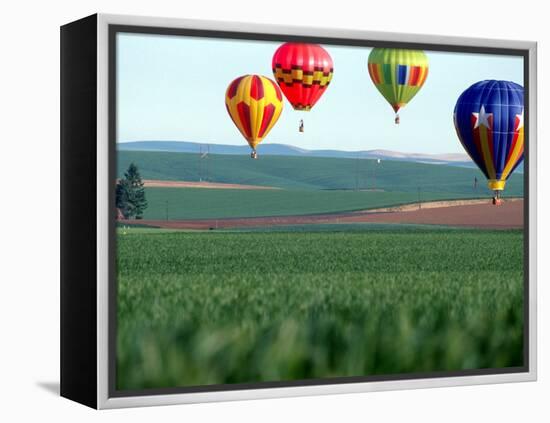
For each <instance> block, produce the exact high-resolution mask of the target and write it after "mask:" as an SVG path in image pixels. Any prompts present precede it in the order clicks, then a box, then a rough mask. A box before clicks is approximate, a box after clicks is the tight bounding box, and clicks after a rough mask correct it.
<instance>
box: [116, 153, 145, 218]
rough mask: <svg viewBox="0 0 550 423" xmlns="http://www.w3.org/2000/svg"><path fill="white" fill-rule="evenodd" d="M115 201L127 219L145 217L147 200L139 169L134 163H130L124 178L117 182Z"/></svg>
mask: <svg viewBox="0 0 550 423" xmlns="http://www.w3.org/2000/svg"><path fill="white" fill-rule="evenodd" d="M115 201H116V207H117V208H118V209H120V211H121V212H122V214H123V216H124V218H125V219H141V218H143V212H144V211H145V209H146V208H147V200H146V198H145V189H144V188H143V181H142V180H141V175H140V173H139V169H138V167H137V166H136V165H135V164H134V163H130V166H128V169H127V170H126V172H125V173H124V178H122V179H120V180H119V181H118V182H117V186H116V200H115Z"/></svg>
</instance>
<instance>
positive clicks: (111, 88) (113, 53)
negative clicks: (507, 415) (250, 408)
mask: <svg viewBox="0 0 550 423" xmlns="http://www.w3.org/2000/svg"><path fill="white" fill-rule="evenodd" d="M118 33H132V34H149V35H159V36H163V35H164V36H184V37H200V38H219V39H233V40H246V41H271V42H287V41H301V42H311V43H317V44H326V45H335V46H347V47H364V48H373V47H390V48H391V47H395V48H409V49H420V50H428V51H436V52H445V53H475V54H492V55H502V56H516V57H522V58H523V84H524V85H523V86H524V111H525V118H524V122H525V124H524V128H525V129H524V136H525V147H524V174H523V175H524V180H523V185H524V188H523V190H524V191H523V198H524V202H523V204H524V207H523V223H524V226H523V243H524V281H523V285H524V293H523V363H524V365H523V366H518V367H506V368H487V369H470V370H457V371H434V372H417V373H404V374H389V375H371V376H349V377H334V378H319V379H304V380H293V381H273V382H251V383H238V384H217V385H200V386H185V387H169V388H154V389H140V390H117V389H116V340H117V337H116V329H117V318H116V316H117V308H116V307H117V280H116V252H117V248H116V224H115V223H116V222H115V219H114V218H111V219H109V246H108V250H109V251H108V253H109V281H108V284H109V289H108V291H109V292H108V295H109V301H108V302H109V304H108V309H109V321H108V325H109V334H108V343H109V345H108V351H109V355H108V368H109V375H108V397H109V398H123V397H136V396H145V395H170V394H190V393H199V392H223V391H239V390H256V389H269V388H288V387H302V386H315V385H338V384H348V383H365V382H381V381H384V382H386V381H399V380H412V379H433V378H448V377H466V376H481V375H499V374H516V373H527V372H529V370H530V363H529V340H530V337H529V264H530V260H529V258H530V255H529V229H530V228H529V170H530V167H529V151H530V149H529V142H530V134H529V128H530V124H529V72H530V66H529V50H528V49H519V48H501V47H478V46H460V45H454V44H445V43H442V44H433V43H419V42H409V41H403V42H401V41H380V40H367V39H354V38H335V37H322V36H320V37H317V36H301V35H288V34H271V33H270V34H266V33H257V32H237V31H223V30H206V29H191V28H175V27H158V26H140V25H121V24H109V25H108V58H109V60H108V126H109V128H108V133H109V140H108V143H109V147H108V150H109V164H108V167H109V187H108V193H109V216H115V215H116V214H115V202H114V190H115V182H116V132H117V129H116V121H117V115H116V106H117V101H116V89H117V87H116V59H117V50H116V48H117V44H116V35H117V34H118ZM406 37H407V35H406V34H403V38H406Z"/></svg>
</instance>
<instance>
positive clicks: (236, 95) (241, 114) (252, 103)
mask: <svg viewBox="0 0 550 423" xmlns="http://www.w3.org/2000/svg"><path fill="white" fill-rule="evenodd" d="M225 107H226V109H227V113H228V114H229V116H230V117H231V120H232V121H233V123H234V124H235V126H236V127H237V129H238V130H239V132H240V133H241V134H242V136H243V137H244V138H245V139H246V141H247V142H248V144H249V145H250V147H251V148H253V149H255V148H256V146H257V145H258V144H259V143H260V142H261V141H262V140H263V139H264V138H265V137H266V136H267V134H268V133H269V131H270V130H271V128H273V126H274V125H275V123H276V122H277V120H278V119H279V116H280V115H281V112H282V110H283V97H282V94H281V90H280V89H279V87H278V86H277V84H275V83H274V82H273V81H272V80H270V79H269V78H266V77H265V76H260V75H244V76H241V77H239V78H237V79H235V80H234V81H233V82H231V83H230V84H229V86H228V87H227V90H226V92H225Z"/></svg>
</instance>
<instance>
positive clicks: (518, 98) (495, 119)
mask: <svg viewBox="0 0 550 423" xmlns="http://www.w3.org/2000/svg"><path fill="white" fill-rule="evenodd" d="M454 124H455V128H456V132H457V135H458V138H459V139H460V142H461V143H462V146H463V147H464V149H465V150H466V152H467V153H468V154H469V155H470V157H471V158H472V160H473V161H474V162H475V163H476V164H477V166H478V167H479V169H480V170H481V171H482V172H483V174H484V175H485V176H486V177H487V179H488V185H489V188H490V189H492V190H495V191H501V190H503V189H504V187H505V185H506V180H507V179H508V177H509V176H510V175H511V174H512V172H513V171H514V169H515V168H516V167H517V166H518V165H519V164H520V163H521V162H522V160H523V148H524V133H523V87H522V86H521V85H518V84H516V83H514V82H508V81H495V80H487V81H481V82H477V83H475V84H474V85H472V86H471V87H470V88H468V89H467V90H466V91H464V92H463V93H462V94H461V96H460V97H459V98H458V101H457V103H456V106H455V110H454Z"/></svg>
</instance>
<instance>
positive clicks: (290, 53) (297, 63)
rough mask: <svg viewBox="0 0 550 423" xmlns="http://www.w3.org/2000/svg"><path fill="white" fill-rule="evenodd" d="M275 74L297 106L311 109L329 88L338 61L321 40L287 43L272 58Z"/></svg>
mask: <svg viewBox="0 0 550 423" xmlns="http://www.w3.org/2000/svg"><path fill="white" fill-rule="evenodd" d="M272 68H273V75H275V79H276V80H277V83H278V84H279V87H281V90H282V91H283V93H284V95H285V97H286V98H287V100H288V101H289V102H290V104H292V107H294V109H295V110H303V111H309V110H311V108H312V107H313V106H314V105H315V103H317V101H319V99H320V98H321V96H322V95H323V94H324V92H325V91H326V90H327V88H328V86H329V84H330V81H331V80H332V74H333V72H334V65H333V63H332V58H331V57H330V55H329V54H328V52H327V51H326V50H325V49H324V48H323V47H321V46H320V45H318V44H308V43H290V42H289V43H285V44H283V45H282V46H280V47H279V48H278V49H277V51H276V52H275V54H274V55H273V60H272Z"/></svg>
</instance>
